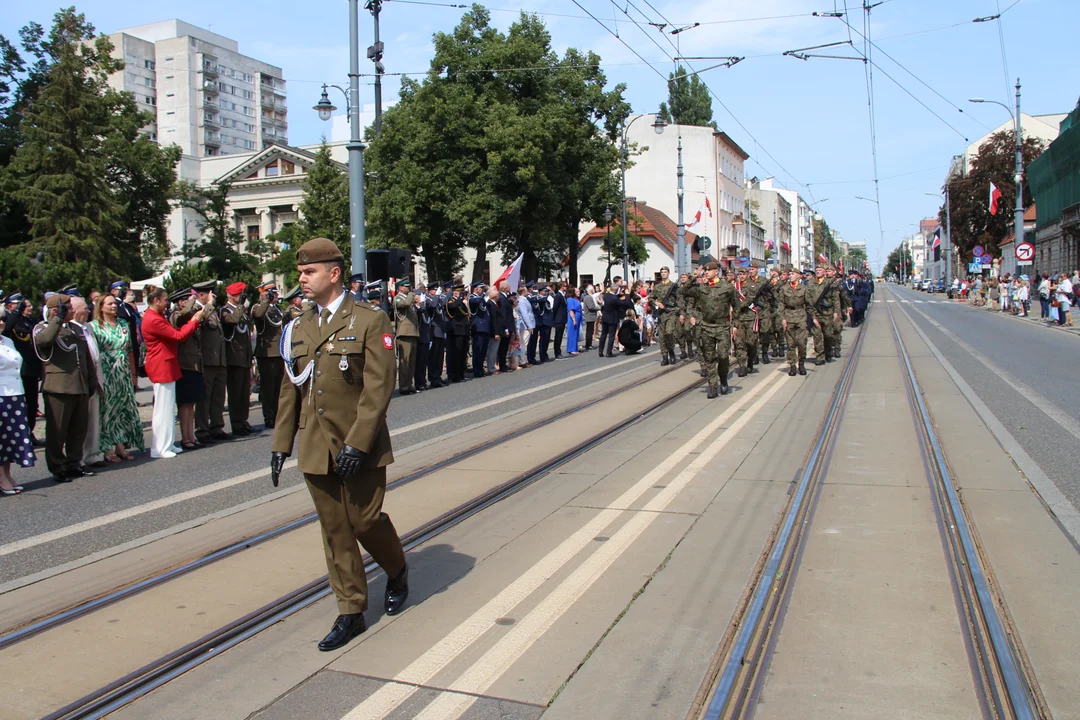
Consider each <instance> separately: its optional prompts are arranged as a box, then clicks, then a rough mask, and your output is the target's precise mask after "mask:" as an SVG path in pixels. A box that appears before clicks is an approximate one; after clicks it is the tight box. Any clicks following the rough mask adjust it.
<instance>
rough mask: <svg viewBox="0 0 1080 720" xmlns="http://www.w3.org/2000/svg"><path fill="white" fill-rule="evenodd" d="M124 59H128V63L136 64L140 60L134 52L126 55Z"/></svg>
mask: <svg viewBox="0 0 1080 720" xmlns="http://www.w3.org/2000/svg"><path fill="white" fill-rule="evenodd" d="M124 60H126V61H127V63H128V65H135V64H136V63H137V62H138V58H136V57H135V55H134V53H128V54H127V55H125V56H124Z"/></svg>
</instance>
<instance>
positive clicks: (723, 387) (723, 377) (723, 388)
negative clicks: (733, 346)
mask: <svg viewBox="0 0 1080 720" xmlns="http://www.w3.org/2000/svg"><path fill="white" fill-rule="evenodd" d="M719 369H720V394H721V395H727V394H728V393H729V392H731V388H730V387H728V384H727V376H728V373H729V372H730V370H731V366H730V365H729V364H728V361H727V360H723V361H721V362H720V368H719Z"/></svg>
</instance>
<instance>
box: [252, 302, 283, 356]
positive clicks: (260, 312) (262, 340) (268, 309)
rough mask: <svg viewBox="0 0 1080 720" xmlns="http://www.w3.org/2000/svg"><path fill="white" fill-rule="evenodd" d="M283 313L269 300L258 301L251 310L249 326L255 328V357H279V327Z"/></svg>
mask: <svg viewBox="0 0 1080 720" xmlns="http://www.w3.org/2000/svg"><path fill="white" fill-rule="evenodd" d="M284 322H285V313H283V312H282V311H281V308H279V307H278V306H277V305H276V304H271V302H270V301H269V300H260V301H259V303H258V304H257V305H255V307H253V308H251V324H252V325H254V326H255V357H261V358H267V357H272V358H276V357H281V350H280V349H279V347H278V346H279V345H280V344H281V325H282V323H284Z"/></svg>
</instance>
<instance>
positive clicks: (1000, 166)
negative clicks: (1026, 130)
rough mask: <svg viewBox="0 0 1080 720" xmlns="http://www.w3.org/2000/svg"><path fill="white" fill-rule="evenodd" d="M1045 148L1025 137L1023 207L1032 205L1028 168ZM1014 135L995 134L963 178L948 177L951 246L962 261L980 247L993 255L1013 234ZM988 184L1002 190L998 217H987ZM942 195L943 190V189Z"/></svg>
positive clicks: (941, 212)
mask: <svg viewBox="0 0 1080 720" xmlns="http://www.w3.org/2000/svg"><path fill="white" fill-rule="evenodd" d="M1045 149H1046V145H1045V143H1043V141H1042V140H1040V139H1039V138H1033V137H1027V138H1024V142H1023V146H1022V150H1023V157H1024V179H1023V183H1022V186H1023V192H1024V208H1025V209H1026V208H1028V207H1031V204H1032V203H1033V202H1035V200H1034V198H1033V197H1032V196H1031V187H1030V186H1029V185H1028V182H1027V166H1028V165H1029V164H1030V163H1031V162H1032V161H1033V160H1034V159H1035V158H1037V157H1039V155H1041V154H1042V151H1043V150H1045ZM1015 177H1016V133H1014V132H1013V131H1012V130H1005V131H1002V132H998V133H994V134H993V135H991V136H990V137H989V139H987V141H986V142H985V143H983V145H982V147H980V148H979V152H978V154H977V155H976V156H975V158H974V159H973V160H972V162H971V168H970V169H969V170H968V173H967V175H966V176H964V177H956V178H950V179H949V180H948V184H949V205H950V208H949V209H950V211H951V212H952V218H951V219H952V235H951V238H952V244H953V246H954V247H956V248H958V249H959V251H960V256H961V258H962V259H964V260H969V259H971V257H973V256H972V253H971V250H972V248H974V247H975V246H976V245H982V246H983V248H984V249H986V251H987V252H988V253H992V254H1000V253H994V251H995V250H997V248H998V246H999V245H1001V243H1002V242H1004V241H1005V239H1006V238H1007V237H1010V236H1012V234H1013V208H1014V207H1016V180H1015ZM990 183H994V185H996V186H997V188H998V190H1000V191H1001V199H1000V200H998V211H997V215H991V214H990ZM942 192H944V188H943V189H942ZM938 218H939V220H940V221H941V226H942V227H945V225H946V223H945V206H944V204H942V206H941V208H940V210H939V211H938Z"/></svg>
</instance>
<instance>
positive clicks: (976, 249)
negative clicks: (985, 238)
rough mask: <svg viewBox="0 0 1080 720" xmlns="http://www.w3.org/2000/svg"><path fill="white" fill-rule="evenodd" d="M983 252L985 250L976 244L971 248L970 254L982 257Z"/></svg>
mask: <svg viewBox="0 0 1080 720" xmlns="http://www.w3.org/2000/svg"><path fill="white" fill-rule="evenodd" d="M984 252H986V251H985V250H983V246H982V245H976V246H975V247H973V248H971V254H972V255H974V256H975V257H982V256H983V253H984Z"/></svg>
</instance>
